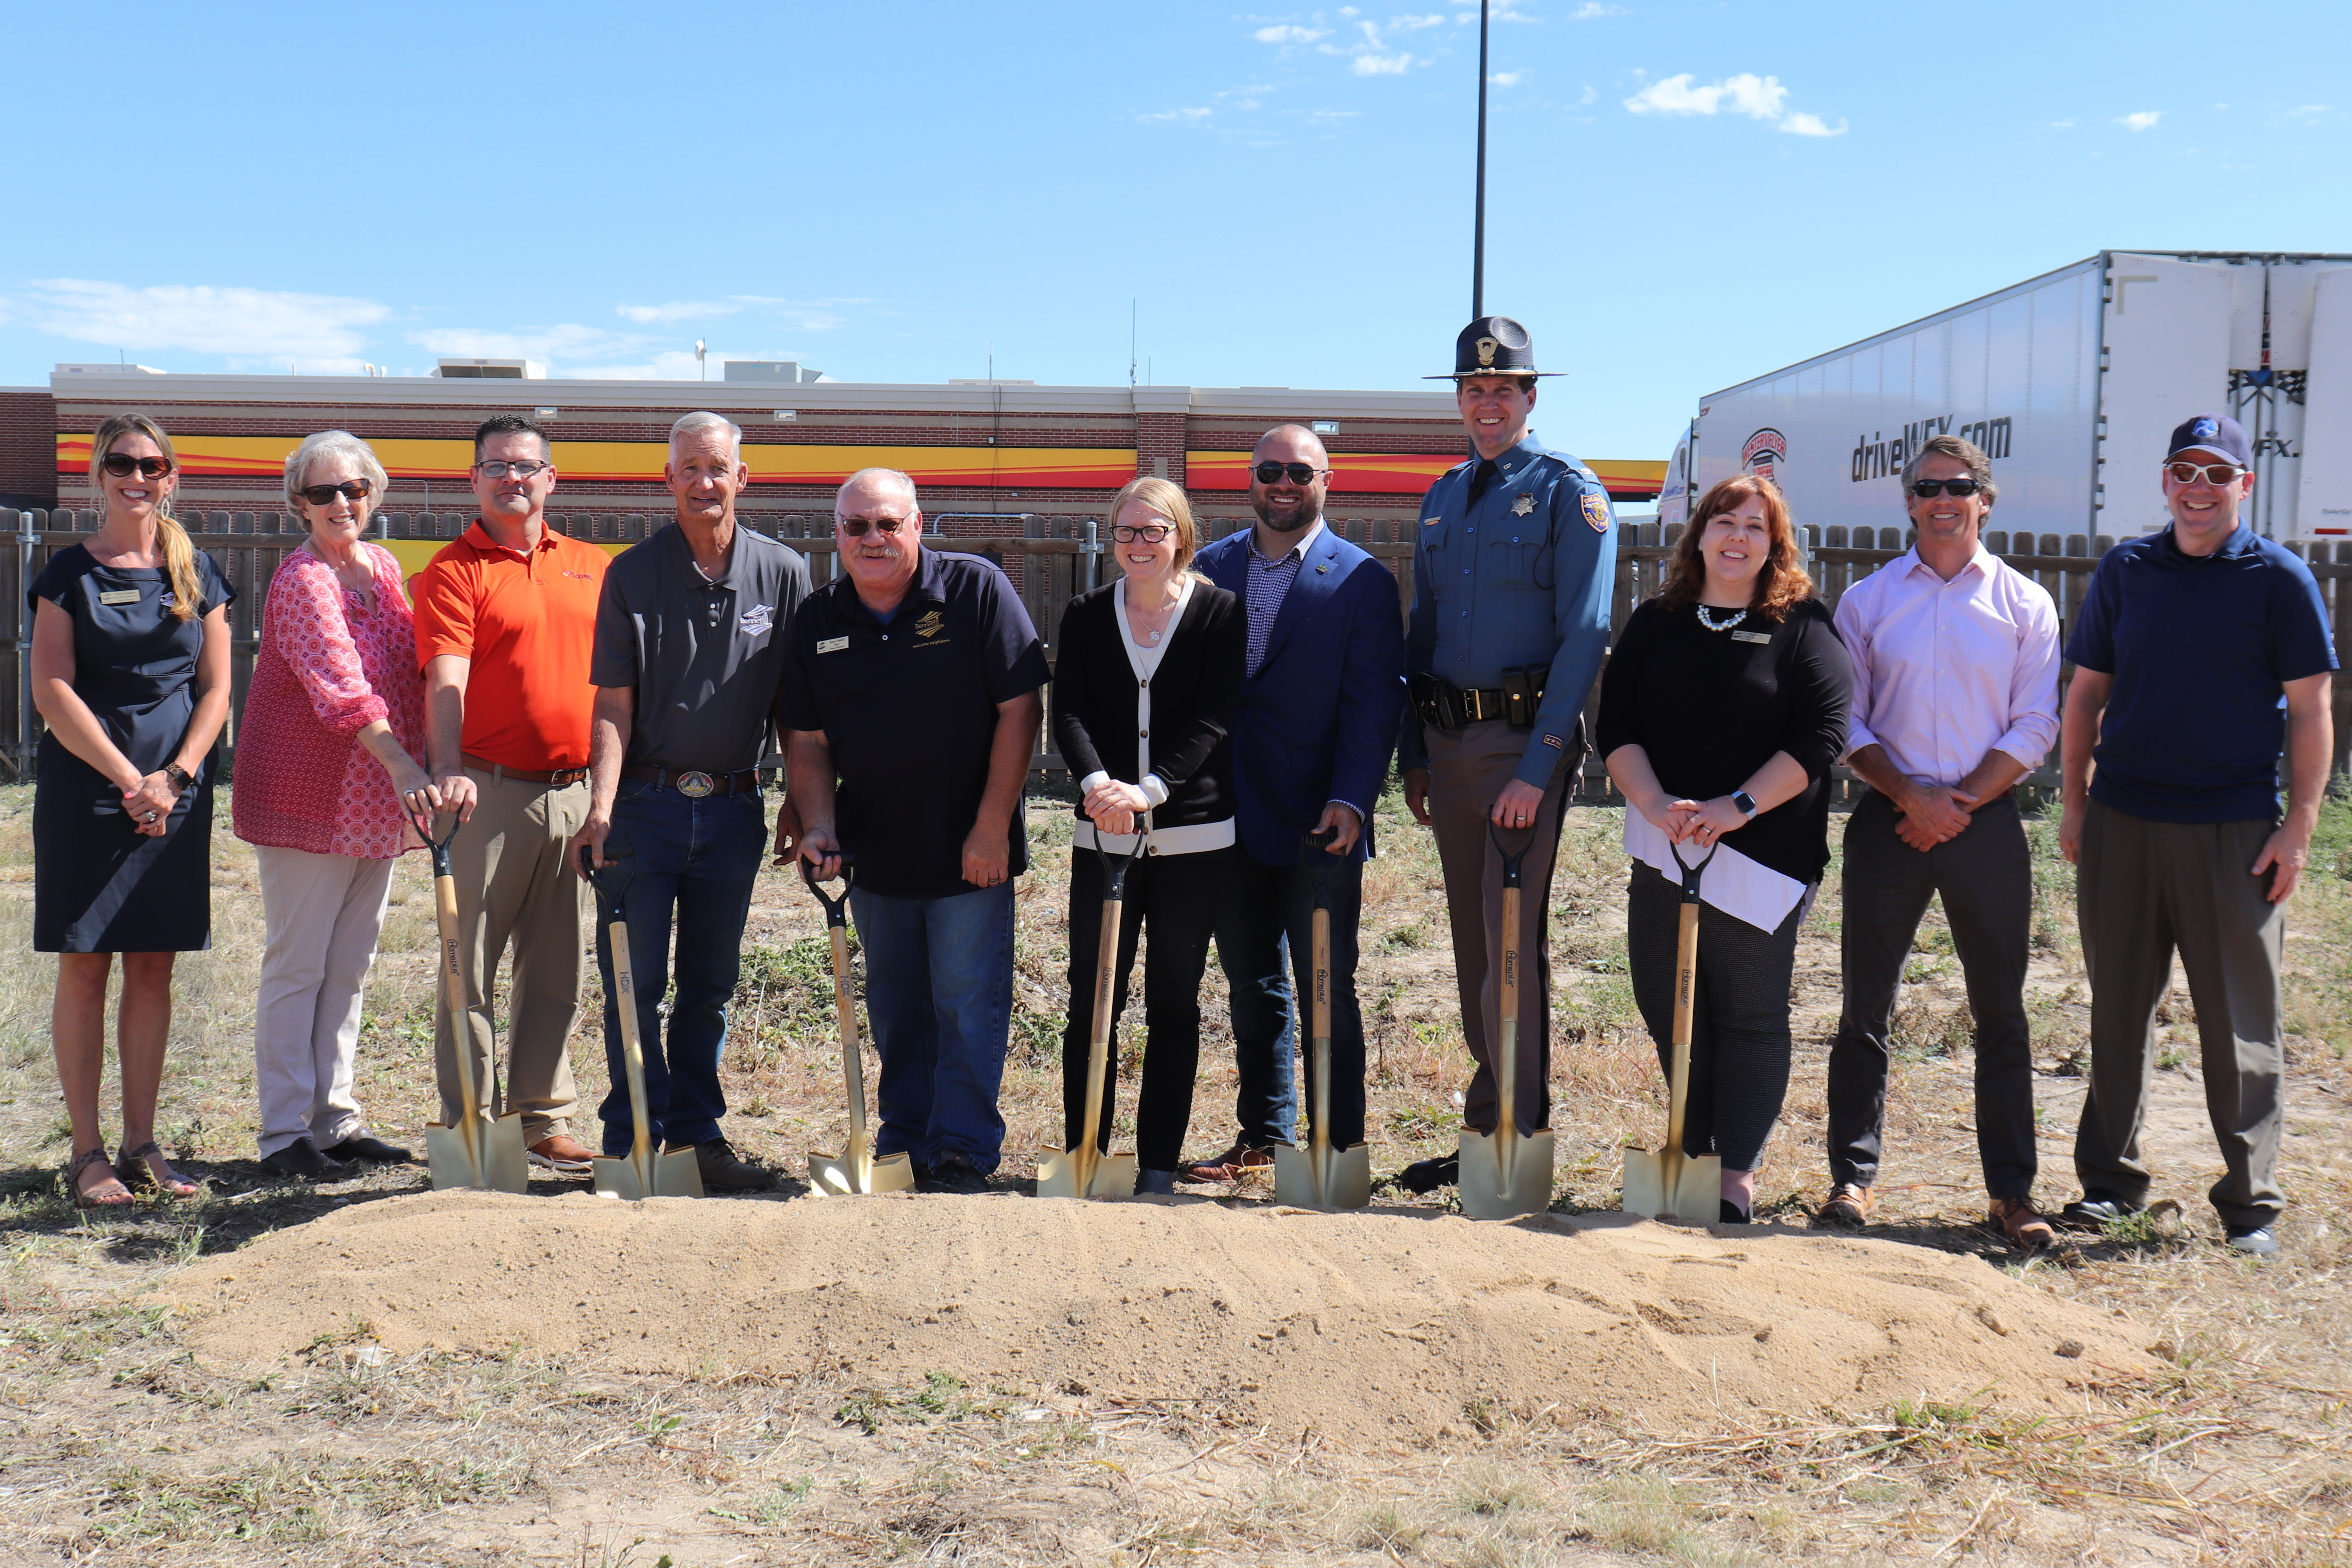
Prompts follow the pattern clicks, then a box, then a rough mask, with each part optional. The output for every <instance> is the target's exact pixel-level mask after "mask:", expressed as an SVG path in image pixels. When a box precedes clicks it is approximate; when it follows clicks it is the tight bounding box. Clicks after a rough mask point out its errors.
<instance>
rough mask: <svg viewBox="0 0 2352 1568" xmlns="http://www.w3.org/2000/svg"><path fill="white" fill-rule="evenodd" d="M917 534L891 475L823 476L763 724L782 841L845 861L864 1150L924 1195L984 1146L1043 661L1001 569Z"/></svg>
mask: <svg viewBox="0 0 2352 1568" xmlns="http://www.w3.org/2000/svg"><path fill="white" fill-rule="evenodd" d="M922 531H923V513H922V510H921V508H920V507H919V505H918V504H917V502H916V499H915V482H914V480H912V479H908V477H907V476H906V475H904V474H902V473H899V472H898V471H897V470H896V469H893V468H866V469H863V470H861V471H859V472H857V473H855V474H852V475H851V476H850V477H849V480H848V482H847V483H845V484H844V485H843V486H842V487H841V493H840V495H839V497H838V498H837V499H836V500H835V502H834V542H835V548H836V549H837V550H838V551H839V552H840V553H841V563H842V568H843V570H842V574H841V575H839V576H837V577H835V579H834V580H833V581H832V582H831V583H829V584H826V585H825V586H824V587H822V588H819V589H817V590H816V591H815V592H814V593H813V594H811V595H809V596H808V598H807V599H806V600H805V601H803V604H802V605H801V609H800V613H799V614H798V615H797V616H794V617H793V625H792V628H791V631H790V633H789V634H788V636H787V639H786V648H785V654H784V667H783V680H782V686H781V688H780V689H779V690H778V692H777V695H776V720H777V723H778V725H779V727H781V728H782V729H783V730H784V731H787V732H788V738H787V741H786V751H787V754H788V757H789V767H790V774H791V780H792V798H793V800H796V801H798V802H799V803H800V817H801V829H802V831H801V841H800V851H801V855H802V856H803V858H805V859H806V860H807V861H808V862H809V863H810V864H811V865H812V866H813V867H814V868H815V871H816V875H817V876H818V877H819V878H820V879H825V878H830V877H832V876H834V875H835V874H836V873H837V872H838V871H839V870H840V868H841V864H842V861H843V860H844V859H847V860H848V861H850V862H851V864H852V867H853V868H854V871H855V876H856V885H855V887H854V888H853V889H851V892H850V899H849V910H850V915H851V917H852V918H853V919H854V920H856V922H857V940H858V942H859V943H860V945H862V946H863V947H864V948H865V950H866V1014H867V1016H868V1017H869V1018H870V1019H871V1020H872V1022H873V1026H874V1048H875V1050H876V1051H877V1053H879V1054H880V1056H881V1058H882V1079H881V1083H880V1085H879V1086H878V1089H877V1094H876V1099H877V1102H878V1104H879V1107H880V1110H881V1113H882V1128H881V1131H880V1132H879V1133H878V1134H877V1137H876V1139H875V1145H874V1152H875V1153H876V1154H877V1155H883V1154H896V1153H899V1152H905V1153H907V1154H909V1155H911V1156H912V1157H913V1160H914V1163H915V1166H916V1173H917V1176H918V1178H919V1180H921V1181H922V1182H923V1183H924V1184H927V1185H928V1186H929V1187H930V1188H931V1189H932V1190H934V1191H944V1192H955V1193H980V1192H985V1191H987V1190H988V1181H987V1177H988V1174H989V1173H990V1172H992V1171H994V1170H995V1169H996V1165H997V1160H998V1157H999V1154H1000V1152H1001V1151H1002V1150H1003V1143H1004V1119H1003V1116H1001V1115H1000V1114H999V1113H998V1111H997V1108H996V1096H997V1089H998V1087H999V1085H1000V1084H1001V1083H1002V1082H1003V1077H1004V1049H1005V1042H1006V1037H1007V1035H1008V1033H1009V1032H1010V1030H1011V1027H1012V1022H1013V878H1015V877H1017V876H1019V875H1020V874H1021V873H1022V872H1023V871H1024V870H1026V869H1028V835H1027V830H1026V828H1025V827H1024V825H1023V822H1022V816H1021V790H1022V786H1023V785H1024V784H1025V783H1026V782H1027V781H1028V777H1029V763H1030V759H1031V757H1032V756H1033V755H1034V752H1036V749H1037V725H1038V721H1039V719H1040V718H1041V717H1042V715H1043V713H1044V711H1045V704H1044V702H1043V701H1042V700H1041V699H1040V698H1039V697H1038V695H1037V689H1038V688H1039V687H1042V686H1044V685H1045V679H1046V675H1047V673H1048V672H1047V670H1046V668H1045V648H1044V647H1043V646H1042V645H1041V644H1040V643H1039V642H1038V640H1037V632H1036V628H1035V627H1034V626H1031V625H1030V622H1029V616H1028V614H1027V612H1025V611H1024V610H1023V609H1022V607H1021V601H1020V599H1019V598H1018V597H1017V596H1016V595H1014V594H1013V584H1010V583H1008V582H1006V581H1005V578H1004V574H1003V573H1002V572H1000V571H998V570H997V569H996V568H995V567H994V566H992V565H991V564H989V563H987V562H985V561H983V560H981V559H980V558H979V557H978V556H973V555H942V554H940V553H939V552H936V551H931V550H925V549H924V548H923V547H922ZM784 849H785V846H784V845H783V844H782V843H781V842H780V843H779V846H778V852H779V854H780V855H781V854H782V853H783V851H784Z"/></svg>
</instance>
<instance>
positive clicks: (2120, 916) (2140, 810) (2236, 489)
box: [2058, 414, 2336, 1257]
mask: <svg viewBox="0 0 2352 1568" xmlns="http://www.w3.org/2000/svg"><path fill="white" fill-rule="evenodd" d="M2166 450H2167V452H2168V456H2167V457H2166V458H2165V462H2164V468H2163V476H2162V477H2163V484H2164V499H2165V500H2166V502H2167V504H2168V506H2169V507H2170V508H2171V511H2172V523H2171V526H2169V527H2168V528H2166V529H2164V530H2162V531H2159V532H2157V533H2152V534H2149V535H2147V537H2145V538H2142V539H2135V540H2132V541H2130V542H2127V543H2124V544H2119V545H2117V546H2116V547H2115V548H2114V549H2113V550H2110V551H2108V552H2107V553H2106V556H2105V559H2103V560H2102V561H2101V562H2100V563H2099V567H2098V570H2097V572H2096V573H2095V574H2093V576H2092V578H2091V586H2090V591H2089V592H2088V594H2087V595H2085V596H2084V602H2083V608H2082V612H2081V614H2080V615H2079V616H2077V617H2076V620H2075V623H2074V636H2073V637H2072V638H2071V639H2070V640H2069V642H2068V643H2067V647H2066V657H2067V658H2069V659H2071V660H2073V661H2074V684H2073V686H2072V688H2071V689H2069V690H2068V692H2067V696H2066V713H2065V719H2064V724H2063V731H2062V739H2061V742H2060V743H2061V747H2062V753H2063V758H2064V764H2065V785H2064V788H2065V795H2064V801H2065V814H2064V817H2063V822H2062V823H2061V825H2060V827H2059V830H2058V835H2059V845H2060V847H2061V848H2062V849H2063V851H2064V852H2065V855H2066V858H2068V859H2069V860H2072V861H2074V863H2075V865H2076V866H2077V867H2078V868H2079V869H2078V871H2077V872H2076V875H2075V881H2074V906H2075V915H2076V919H2077V921H2078V923H2079V924H2080V926H2081V929H2082V933H2083V963H2084V968H2085V969H2086V970H2087V971H2088V972H2089V974H2090V979H2091V1075H2090V1076H2091V1081H2090V1086H2089V1092H2088V1093H2087V1094H2086V1095H2085V1096H2084V1100H2083V1120H2082V1124H2081V1126H2080V1127H2079V1128H2078V1129H2077V1131H2076V1133H2075V1137H2074V1168H2075V1170H2076V1172H2077V1173H2079V1174H2080V1175H2081V1177H2082V1181H2083V1189H2084V1191H2083V1196H2082V1197H2081V1198H2080V1199H2079V1200H2078V1201H2076V1202H2074V1203H2072V1204H2069V1205H2067V1206H2066V1209H2065V1211H2064V1215H2063V1217H2064V1218H2065V1219H2067V1220H2069V1221H2071V1222H2073V1223H2074V1224H2077V1225H2080V1226H2088V1227H2092V1228H2095V1227H2097V1226H2104V1225H2105V1224H2107V1223H2109V1222H2112V1221H2114V1220H2118V1219H2123V1218H2126V1217H2127V1216H2129V1215H2136V1214H2138V1213H2140V1212H2141V1211H2143V1210H2145V1209H2146V1208H2147V1194H2148V1187H2149V1183H2150V1172H2149V1170H2148V1167H2147V1164H2146V1163H2145V1162H2144V1161H2143V1160H2142V1158H2141V1154H2140V1146H2139V1140H2140V1128H2141V1123H2142V1121H2143V1119H2144V1116H2145V1112H2146V1107H2147V1081H2148V1068H2149V1062H2150V1059H2151V1058H2152V1056H2153V1054H2154V1047H2155V1016H2156V1009H2157V1006H2158V1004H2159V1003H2160V1002H2162V1001H2163V999H2164V994H2165V992H2166V990H2167V989H2168V987H2169V986H2170V984H2171V983H2172V958H2173V954H2174V953H2175V952H2179V955H2180V963H2181V967H2182V968H2183V969H2185V970H2186V971H2187V972H2188V976H2189V1000H2190V1002H2191V1004H2192V1005H2194V1006H2195V1008H2196V1012H2197V1038H2198V1046H2199V1050H2200V1057H2201V1058H2202V1066H2203V1069H2204V1077H2205V1105H2206V1110H2207V1112H2208V1113H2209V1114H2210V1117H2211V1118H2212V1122H2213V1134H2214V1136H2215V1138H2216V1139H2218V1140H2219V1141H2220V1143H2221V1160H2222V1163H2223V1165H2224V1167H2225V1173H2224V1174H2223V1176H2222V1177H2221V1181H2219V1182H2217V1183H2215V1184H2214V1185H2213V1188H2212V1190H2211V1192H2210V1194H2208V1196H2209V1197H2210V1200H2211V1202H2212V1205H2213V1207H2214V1209H2215V1211H2216V1212H2217V1213H2218V1214H2219V1215H2221V1224H2222V1226H2223V1228H2224V1230H2225V1231H2226V1233H2227V1236H2228V1240H2229V1245H2230V1246H2231V1247H2233V1248H2235V1249H2236V1250H2238V1251H2240V1252H2245V1253H2252V1254H2253V1255H2255V1256H2257V1257H2260V1256H2265V1255H2267V1254H2270V1253H2273V1252H2275V1251H2277V1250H2278V1242H2277V1240H2276V1238H2275V1237H2273V1235H2272V1232H2271V1227H2272V1226H2273V1223H2274V1222H2275V1221H2276V1219H2277V1217H2278V1215H2279V1212H2280V1211H2281V1210H2282V1209H2283V1208H2284V1206H2285V1203H2286V1200H2285V1197H2284V1194H2282V1193H2281V1192H2280V1191H2279V1186H2278V1153H2279V1133H2280V1115H2279V1113H2280V1103H2279V1102H2280V1091H2281V1089H2282V1086H2283V1082H2284V1077H2285V1058H2284V1050H2283V1046H2282V1040H2281V1034H2282V1029H2281V1024H2280V1013H2281V1011H2282V1009H2281V1006H2280V999H2279V950H2280V943H2281V940H2282V937H2283V934H2284V911H2285V906H2286V900H2287V899H2288V898H2289V897H2290V896H2291V895H2292V894H2293V893H2294V887H2295V883H2296V881H2297V880H2298V879H2300V878H2301V877H2302V875H2303V868H2304V864H2305V861H2306V860H2307V859H2308V858H2310V852H2311V834H2312V829H2313V827H2314V826H2316V825H2317V822H2318V819H2319V804H2320V800H2321V797H2322V796H2323V795H2325V794H2326V788H2327V769H2328V761H2329V758H2330V756H2331V755H2332V754H2333V747H2334V731H2333V725H2332V723H2331V721H2330V717H2329V695H2330V694H2329V687H2330V685H2331V682H2332V680H2333V674H2332V672H2333V671H2334V669H2335V668H2336V649H2335V646H2334V644H2333V642H2332V641H2331V639H2330V637H2329V636H2328V627H2327V612H2326V607H2325V605H2323V603H2322V602H2321V600H2320V596H2319V585H2318V584H2317V583H2315V582H2314V581H2313V579H2312V575H2311V570H2310V568H2308V567H2307V566H2305V564H2304V563H2302V562H2301V561H2299V560H2297V559H2296V558H2295V557H2294V554H2293V553H2291V552H2288V551H2287V550H2285V549H2284V548H2283V547H2282V546H2280V545H2278V544H2276V543H2274V542H2272V541H2270V540H2267V539H2264V538H2262V537H2261V536H2260V535H2258V534H2256V533H2255V532H2254V531H2253V530H2252V528H2250V527H2249V526H2247V524H2246V523H2245V522H2244V521H2242V518H2241V516H2240V512H2241V510H2242V508H2243V506H2244V505H2245V502H2246V499H2247V497H2249V496H2250V495H2252V493H2253V488H2254V476H2253V471H2252V470H2253V449H2252V446H2251V445H2250V444H2249V443H2248V441H2247V439H2246V433H2245V431H2243V430H2242V429H2241V428H2239V426H2238V422H2237V421H2236V420H2234V419H2231V418H2229V417H2227V416H2222V415H2219V414H2200V415H2198V416H2195V417H2194V418H2191V419H2189V420H2186V421H2184V422H2183V423H2182V424H2181V425H2180V426H2179V428H2178V429H2176V430H2174V431H2173V433H2172V439H2171V441H2170V442H2169V443H2168V446H2167V448H2166ZM2281 752H2284V753H2285V756H2286V762H2287V792H2286V812H2285V815H2284V818H2282V816H2281V815H2280V812H2279V800H2278V785H2279V779H2278V759H2279V756H2280V753H2281ZM2093 764H2096V768H2095V771H2094V766H2093Z"/></svg>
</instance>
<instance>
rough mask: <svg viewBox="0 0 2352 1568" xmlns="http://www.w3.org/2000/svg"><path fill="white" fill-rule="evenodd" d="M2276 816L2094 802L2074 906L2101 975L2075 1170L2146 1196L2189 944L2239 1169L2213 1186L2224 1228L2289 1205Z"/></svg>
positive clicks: (2206, 1049) (2132, 1195)
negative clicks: (2172, 991) (2158, 1032)
mask: <svg viewBox="0 0 2352 1568" xmlns="http://www.w3.org/2000/svg"><path fill="white" fill-rule="evenodd" d="M2277 826H2278V825H2277V824H2276V823H2275V822H2271V821H2257V822H2150V821H2148V820H2147V819H2146V818H2145V817H2138V816H2131V815H2130V814H2129V813H2127V812H2121V811H2117V810H2116V809H2115V808H2114V807H2112V806H2108V805H2101V804H2100V803H2099V802H2097V801H2095V800H2094V801H2090V802H2088V803H2086V805H2084V818H2083V859H2082V865H2081V868H2080V869H2079V870H2078V871H2077V873H2076V875H2075V879H2074V914H2075V919H2076V921H2078V922H2079V923H2080V925H2081V928H2082V932H2083V967H2084V969H2085V970H2086V971H2087V972H2088V973H2089V974H2090V977H2091V1083H2090V1092H2089V1093H2088V1094H2087V1095H2085V1096H2084V1100H2083V1121H2082V1125H2081V1126H2080V1127H2079V1128H2078V1129H2077V1130H2076V1131H2075V1134H2074V1169H2075V1172H2076V1173H2077V1174H2079V1175H2080V1176H2081V1177H2082V1179H2083V1185H2084V1188H2085V1189H2103V1190H2105V1191H2106V1192H2110V1193H2113V1194H2116V1196H2118V1197H2120V1198H2123V1199H2125V1200H2126V1201H2127V1202H2129V1203H2131V1204H2132V1205H2135V1206H2137V1205H2145V1204H2146V1203H2147V1194H2148V1186H2149V1181H2150V1176H2151V1174H2152V1173H2150V1171H2149V1170H2148V1168H2147V1163H2146V1162H2145V1161H2144V1160H2142V1159H2141V1157H2140V1147H2139V1135H2140V1128H2141V1125H2142V1123H2143V1122H2144V1121H2146V1119H2147V1086H2148V1073H2149V1070H2150V1068H2152V1066H2153V1065H2154V1058H2155V1056H2156V1052H2155V1048H2154V1045H2155V1026H2156V1009H2157V1005H2158V1004H2159V1003H2161V1002H2162V1001H2163V1000H2164V994H2165V991H2166V989H2167V987H2168V986H2169V985H2170V984H2172V955H2173V952H2175V951H2176V950H2178V951H2179V954H2180V967H2181V968H2182V969H2184V970H2186V971H2187V972H2188V975H2189V1002H2190V1004H2191V1005H2194V1006H2195V1008H2196V1009H2197V1045H2198V1055H2199V1056H2200V1058H2201V1065H2202V1067H2203V1068H2204V1074H2205V1109H2206V1113H2207V1115H2208V1116H2209V1117H2210V1119H2211V1121H2212V1123H2213V1137H2214V1139H2215V1141H2216V1142H2218V1143H2219V1144H2220V1145H2221V1163H2222V1165H2223V1167H2224V1174H2223V1175H2222V1177H2221V1180H2220V1181H2219V1182H2216V1183H2215V1184H2213V1187H2212V1190H2211V1191H2210V1193H2209V1194H2207V1196H2208V1197H2209V1198H2210V1200H2211V1202H2212V1205H2213V1208H2214V1211H2215V1212H2216V1213H2218V1214H2219V1215H2221V1219H2222V1222H2223V1223H2224V1224H2226V1225H2256V1226H2261V1225H2268V1224H2270V1223H2271V1222H2272V1221H2273V1220H2274V1219H2276V1218H2277V1217H2278V1214H2279V1211H2280V1210H2281V1209H2283V1208H2284V1207H2285V1206H2286V1199H2285V1196H2284V1194H2282V1193H2281V1192H2280V1191H2279V1184H2278V1155H2279V1132H2280V1095H2281V1091H2282V1089H2284V1084H2285V1079H2286V1055H2285V1041H2284V1037H2283V1032H2282V1027H2281V1023H2280V1014H2281V1012H2282V1009H2281V1006H2280V1000H2279V953H2280V947H2281V943H2282V942H2283V939H2284V935H2285V929H2286V917H2285V914H2284V911H2283V910H2280V908H2279V906H2278V905H2276V904H2274V903H2272V902H2271V901H2270V900H2269V898H2268V896H2267V895H2268V893H2269V891H2270V885H2271V873H2270V872H2268V871H2264V872H2263V874H2262V875H2261V876H2259V877H2257V876H2254V875H2253V874H2252V870H2251V868H2252V866H2253V863H2254V858H2255V857H2256V856H2258V855H2260V854H2261V853H2262V851H2263V840H2265V839H2267V838H2268V837H2270V836H2271V833H2272V831H2273V829H2274V828H2276V827H2277Z"/></svg>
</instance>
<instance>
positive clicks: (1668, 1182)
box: [1625, 1149, 1723, 1225]
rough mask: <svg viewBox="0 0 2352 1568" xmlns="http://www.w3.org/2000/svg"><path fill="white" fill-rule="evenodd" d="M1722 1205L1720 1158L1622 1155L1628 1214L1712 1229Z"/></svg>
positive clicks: (1650, 1152) (1646, 1152) (1649, 1152)
mask: <svg viewBox="0 0 2352 1568" xmlns="http://www.w3.org/2000/svg"><path fill="white" fill-rule="evenodd" d="M1669 1167H1671V1168H1669ZM1722 1204H1723V1158H1722V1156H1721V1155H1718V1154H1685V1155H1684V1156H1683V1157H1682V1158H1681V1159H1679V1160H1670V1159H1669V1158H1668V1157H1667V1154H1666V1152H1665V1151H1664V1150H1660V1149H1628V1150H1626V1151H1625V1212H1626V1213H1627V1214H1637V1215H1641V1216H1642V1217H1643V1218H1644V1219H1678V1220H1685V1221H1687V1222H1689V1223H1691V1224H1693V1225H1712V1224H1714V1223H1715V1220H1716V1218H1717V1216H1718V1215H1721V1214H1722V1212H1723V1208H1722Z"/></svg>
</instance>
